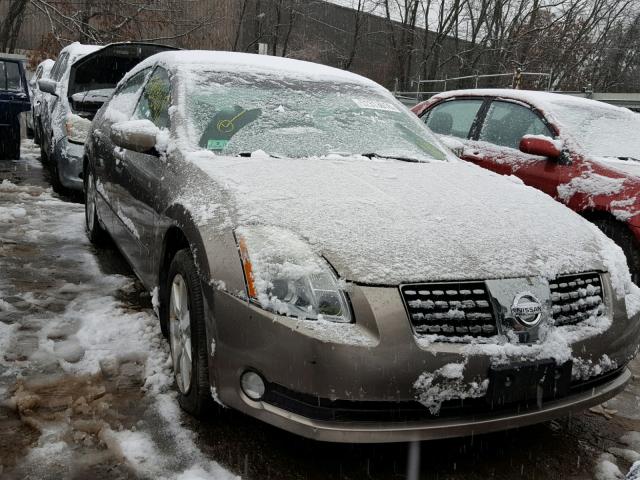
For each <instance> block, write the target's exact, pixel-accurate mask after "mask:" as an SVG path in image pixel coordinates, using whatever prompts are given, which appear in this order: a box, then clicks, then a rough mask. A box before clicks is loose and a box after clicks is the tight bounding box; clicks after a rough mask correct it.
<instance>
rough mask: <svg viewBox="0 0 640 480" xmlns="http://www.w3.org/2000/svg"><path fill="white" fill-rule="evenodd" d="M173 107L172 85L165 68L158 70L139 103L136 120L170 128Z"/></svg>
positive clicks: (148, 83)
mask: <svg viewBox="0 0 640 480" xmlns="http://www.w3.org/2000/svg"><path fill="white" fill-rule="evenodd" d="M170 105H171V83H170V81H169V75H168V73H167V71H166V70H165V69H164V68H160V67H158V68H156V69H155V70H154V71H153V73H152V74H151V77H150V78H149V81H148V82H147V85H146V86H145V87H144V91H143V92H142V96H141V97H140V100H139V102H138V106H137V108H136V111H135V114H134V118H135V119H138V120H143V119H144V120H151V121H152V122H153V123H155V124H156V126H158V127H159V128H169V106H170Z"/></svg>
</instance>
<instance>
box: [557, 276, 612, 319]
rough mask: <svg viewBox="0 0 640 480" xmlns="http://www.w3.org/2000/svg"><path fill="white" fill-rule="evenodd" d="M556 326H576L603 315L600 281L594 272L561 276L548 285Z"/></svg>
mask: <svg viewBox="0 0 640 480" xmlns="http://www.w3.org/2000/svg"><path fill="white" fill-rule="evenodd" d="M549 288H550V290H551V308H552V313H553V319H554V321H555V324H556V325H576V324H578V323H580V322H582V321H584V320H587V319H588V318H591V317H598V316H600V315H603V314H604V310H605V308H604V301H603V292H602V281H601V280H600V274H599V273H596V272H590V273H580V274H576V275H561V276H559V277H558V278H557V279H556V280H555V281H553V282H551V284H550V285H549Z"/></svg>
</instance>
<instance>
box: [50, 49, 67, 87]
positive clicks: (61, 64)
mask: <svg viewBox="0 0 640 480" xmlns="http://www.w3.org/2000/svg"><path fill="white" fill-rule="evenodd" d="M68 60H69V54H68V53H63V54H62V56H61V57H60V58H59V59H58V60H57V61H56V64H55V65H54V66H53V69H52V70H51V78H52V79H53V80H55V81H56V82H59V81H60V79H61V78H62V75H63V74H64V71H65V70H66V68H67V61H68Z"/></svg>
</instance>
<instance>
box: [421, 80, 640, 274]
mask: <svg viewBox="0 0 640 480" xmlns="http://www.w3.org/2000/svg"><path fill="white" fill-rule="evenodd" d="M412 110H413V111H414V112H415V113H416V114H417V115H418V116H420V117H421V118H422V119H423V120H424V122H425V123H426V124H427V126H428V127H429V128H431V130H432V131H433V132H435V133H436V134H437V135H439V136H440V137H441V139H442V140H443V141H445V142H447V143H448V144H449V145H450V146H451V147H452V148H453V149H454V151H457V152H458V153H459V156H460V157H461V158H462V159H464V160H467V161H469V162H473V163H475V164H477V165H480V166H482V167H485V168H488V169H489V170H493V171H494V172H497V173H500V174H503V175H515V176H516V177H518V178H520V179H521V180H522V181H523V182H524V183H525V184H526V185H530V186H532V187H535V188H537V189H540V190H542V191H543V192H545V193H547V194H549V195H551V196H552V197H553V198H555V199H556V200H558V201H560V202H562V203H564V204H565V205H567V206H568V207H569V208H571V209H572V210H574V211H576V212H578V213H579V214H581V215H582V216H584V217H585V218H587V219H588V220H590V221H591V222H593V223H595V224H596V225H597V226H598V227H600V228H601V229H602V231H604V232H605V233H606V234H607V235H608V236H609V237H611V238H612V239H613V240H614V241H615V242H616V243H617V244H618V245H620V247H621V248H622V250H623V251H624V253H625V255H626V257H627V261H628V263H629V268H630V269H631V273H632V276H633V280H634V281H635V282H636V283H640V136H639V135H638V132H639V131H640V115H638V114H637V113H634V112H632V111H631V110H628V109H626V108H621V107H616V106H613V105H608V104H606V103H602V102H597V101H594V100H589V99H585V98H578V97H572V96H569V95H562V94H557V93H548V92H532V91H523V90H503V89H479V90H457V91H451V92H445V93H441V94H438V95H435V96H434V97H432V98H431V99H429V100H427V101H426V102H422V103H420V104H418V105H416V106H415V107H413V109H412ZM460 142H461V143H460Z"/></svg>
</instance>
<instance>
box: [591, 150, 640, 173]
mask: <svg viewBox="0 0 640 480" xmlns="http://www.w3.org/2000/svg"><path fill="white" fill-rule="evenodd" d="M638 156H640V154H639V155H638ZM594 160H595V161H596V162H599V163H601V164H602V165H604V166H606V167H609V168H615V169H617V170H622V171H623V172H624V173H629V174H631V175H635V176H636V177H640V160H636V159H633V158H630V159H627V160H621V159H618V158H613V157H597V158H594Z"/></svg>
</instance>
